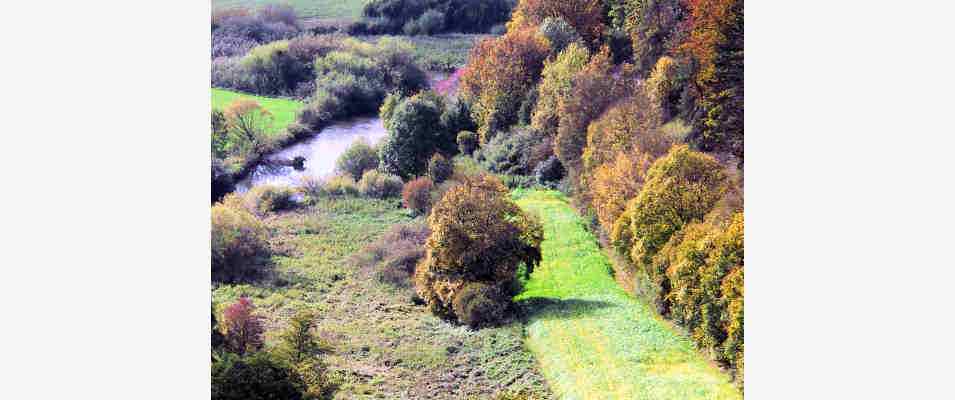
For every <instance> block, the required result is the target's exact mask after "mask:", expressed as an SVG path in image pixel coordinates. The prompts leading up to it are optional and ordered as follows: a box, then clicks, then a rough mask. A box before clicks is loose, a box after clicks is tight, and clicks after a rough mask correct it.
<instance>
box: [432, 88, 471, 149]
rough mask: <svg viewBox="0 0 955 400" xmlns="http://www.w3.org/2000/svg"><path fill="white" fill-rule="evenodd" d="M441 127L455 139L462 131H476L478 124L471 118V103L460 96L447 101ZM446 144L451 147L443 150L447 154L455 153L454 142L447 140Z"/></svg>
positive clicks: (450, 137) (449, 136)
mask: <svg viewBox="0 0 955 400" xmlns="http://www.w3.org/2000/svg"><path fill="white" fill-rule="evenodd" d="M441 128H442V129H443V130H444V132H445V133H446V134H447V135H448V138H449V139H451V140H455V139H456V136H454V135H457V134H458V133H460V132H461V131H472V132H473V131H474V130H476V129H477V124H475V123H474V119H472V118H471V105H470V104H468V103H467V102H466V101H464V100H462V99H461V98H459V97H454V98H452V99H450V100H448V101H447V104H445V107H444V112H443V113H441ZM445 144H446V145H449V146H450V147H445V148H442V151H443V152H445V153H447V154H453V153H454V150H455V149H456V148H455V147H454V143H451V142H446V143H445Z"/></svg>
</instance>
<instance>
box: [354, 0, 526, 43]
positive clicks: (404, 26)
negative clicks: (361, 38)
mask: <svg viewBox="0 0 955 400" xmlns="http://www.w3.org/2000/svg"><path fill="white" fill-rule="evenodd" d="M512 7H513V0H428V1H420V0H371V1H369V2H368V3H367V4H365V7H364V9H363V10H362V19H361V20H360V21H358V22H356V23H354V24H352V25H351V26H349V28H348V30H349V32H350V33H351V34H353V35H381V34H400V33H404V34H406V35H414V34H425V35H433V34H436V33H442V32H446V31H449V30H452V29H453V30H455V31H460V32H470V33H481V32H487V30H488V28H490V27H491V26H493V25H495V24H499V23H503V22H506V21H507V19H508V17H509V16H510V13H511V8H512Z"/></svg>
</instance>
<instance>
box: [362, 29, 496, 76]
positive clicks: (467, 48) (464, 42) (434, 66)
mask: <svg viewBox="0 0 955 400" xmlns="http://www.w3.org/2000/svg"><path fill="white" fill-rule="evenodd" d="M384 37H389V36H388V35H383V36H361V37H360V38H361V39H362V40H364V41H368V42H377V41H378V40H379V39H380V38H384ZM390 37H396V38H400V39H402V40H406V41H408V42H409V43H411V44H412V45H413V46H414V50H413V51H414V57H415V61H417V62H418V63H419V64H420V65H421V66H422V67H423V68H425V69H427V70H429V71H440V72H453V71H454V70H456V69H458V68H462V67H464V66H465V65H466V64H467V63H468V55H470V54H471V48H473V47H474V46H475V45H476V44H477V43H478V42H480V41H481V40H483V39H485V38H489V37H493V35H486V34H465V33H448V34H442V35H433V36H390Z"/></svg>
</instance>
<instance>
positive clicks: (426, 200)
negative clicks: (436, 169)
mask: <svg viewBox="0 0 955 400" xmlns="http://www.w3.org/2000/svg"><path fill="white" fill-rule="evenodd" d="M433 187H434V182H432V181H431V179H428V178H424V177H422V178H417V179H415V180H412V181H410V182H408V183H406V184H405V187H404V189H402V191H401V199H402V201H403V203H404V206H405V208H407V209H409V210H412V211H414V212H415V214H417V215H424V214H427V213H428V211H429V210H431V189H432V188H433Z"/></svg>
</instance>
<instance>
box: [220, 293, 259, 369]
mask: <svg viewBox="0 0 955 400" xmlns="http://www.w3.org/2000/svg"><path fill="white" fill-rule="evenodd" d="M222 325H223V326H224V327H225V340H226V345H227V346H228V348H229V350H231V351H232V352H234V353H237V354H240V355H241V354H245V353H248V352H253V351H256V350H258V349H259V348H261V347H262V333H263V332H265V327H264V326H263V323H262V317H260V316H258V315H256V314H255V305H253V304H252V301H251V300H249V299H248V298H245V297H242V298H240V299H239V300H238V301H236V302H235V303H233V304H232V305H230V306H229V307H226V309H225V311H223V312H222Z"/></svg>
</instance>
